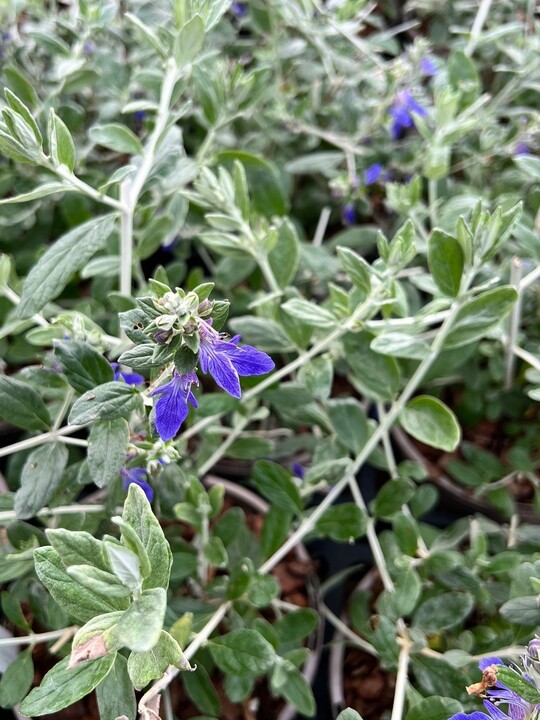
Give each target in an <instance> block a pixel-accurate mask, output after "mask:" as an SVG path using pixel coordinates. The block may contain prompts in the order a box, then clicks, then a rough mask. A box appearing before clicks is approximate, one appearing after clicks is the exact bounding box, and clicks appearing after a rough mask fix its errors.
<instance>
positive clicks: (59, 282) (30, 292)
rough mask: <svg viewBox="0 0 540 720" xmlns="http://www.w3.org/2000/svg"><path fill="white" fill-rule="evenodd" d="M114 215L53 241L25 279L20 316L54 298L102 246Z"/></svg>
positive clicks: (109, 232)
mask: <svg viewBox="0 0 540 720" xmlns="http://www.w3.org/2000/svg"><path fill="white" fill-rule="evenodd" d="M115 221H116V216H115V215H113V214H110V215H102V216H101V217H98V218H94V219H92V220H88V222H85V223H82V224H81V225H78V226H77V227H76V228H74V229H73V230H70V231H69V232H68V233H66V234H65V235H63V236H62V237H61V238H59V239H58V240H56V242H55V243H54V245H52V246H51V247H50V248H49V249H48V250H47V251H46V252H45V253H44V254H43V255H42V256H41V257H40V258H39V260H38V261H37V263H36V264H35V265H34V267H33V268H32V269H31V270H30V272H29V273H28V275H27V277H26V280H25V282H24V286H23V291H22V295H21V302H20V305H19V315H20V316H21V317H23V318H26V317H30V316H31V315H34V313H37V312H39V311H40V310H41V309H42V308H43V307H44V306H45V305H46V304H47V303H48V302H49V301H50V300H53V299H54V298H55V297H57V296H58V295H59V294H60V293H61V292H62V290H63V289H64V288H65V286H66V285H67V284H68V282H69V280H70V278H71V276H72V275H73V273H75V272H77V271H78V270H80V269H81V268H83V267H84V266H85V265H86V263H87V262H88V260H90V258H91V257H92V255H94V254H95V253H96V252H97V251H98V250H101V249H102V248H104V247H105V244H106V242H107V240H108V238H109V235H110V234H111V232H112V231H113V228H114V223H115Z"/></svg>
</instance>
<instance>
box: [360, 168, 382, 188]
mask: <svg viewBox="0 0 540 720" xmlns="http://www.w3.org/2000/svg"><path fill="white" fill-rule="evenodd" d="M382 171H383V166H382V165H381V163H373V165H370V166H369V167H367V168H366V169H365V170H364V184H365V185H373V183H376V182H377V180H378V179H379V177H380V176H381V173H382Z"/></svg>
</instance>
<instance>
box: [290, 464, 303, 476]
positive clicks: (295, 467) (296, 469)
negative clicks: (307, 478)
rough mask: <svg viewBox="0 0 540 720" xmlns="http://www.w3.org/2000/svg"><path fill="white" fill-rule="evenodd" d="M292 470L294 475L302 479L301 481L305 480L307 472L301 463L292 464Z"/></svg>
mask: <svg viewBox="0 0 540 720" xmlns="http://www.w3.org/2000/svg"><path fill="white" fill-rule="evenodd" d="M291 469H292V471H293V473H294V474H295V475H296V477H297V478H300V480H303V479H304V475H305V474H306V471H305V469H304V466H303V465H301V464H300V463H297V462H295V463H293V464H292V468H291Z"/></svg>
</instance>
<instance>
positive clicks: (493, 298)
mask: <svg viewBox="0 0 540 720" xmlns="http://www.w3.org/2000/svg"><path fill="white" fill-rule="evenodd" d="M517 297H518V294H517V292H516V289H515V288H513V287H511V286H509V285H505V286H504V287H500V288H495V289H494V290H487V291H486V292H484V293H482V294H481V295H478V296H477V297H475V298H473V299H472V300H468V301H467V302H466V303H464V304H463V306H462V307H461V309H460V310H459V312H458V314H457V316H456V320H455V322H454V325H453V327H452V329H451V330H450V332H449V333H448V335H447V336H446V340H445V341H444V348H445V349H448V348H456V347H461V346H462V345H468V344H469V343H471V342H474V341H475V340H479V339H480V338H481V337H483V336H484V335H485V334H486V333H487V332H488V331H489V330H491V329H492V328H494V327H496V326H497V325H498V324H499V323H500V322H501V320H503V318H505V317H506V316H507V315H508V313H509V312H510V310H511V309H512V306H513V304H514V303H515V302H516V300H517Z"/></svg>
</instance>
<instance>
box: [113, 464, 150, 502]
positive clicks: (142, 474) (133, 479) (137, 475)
mask: <svg viewBox="0 0 540 720" xmlns="http://www.w3.org/2000/svg"><path fill="white" fill-rule="evenodd" d="M120 475H121V476H122V477H123V478H124V482H123V483H122V487H123V488H124V490H127V489H128V487H129V486H130V485H131V483H135V485H138V486H139V487H140V488H142V490H143V491H144V494H145V495H146V497H147V498H148V500H149V501H150V502H152V499H153V497H154V491H153V490H152V488H151V487H150V485H149V484H148V483H147V482H146V480H147V479H148V473H147V472H146V470H145V469H144V468H142V467H134V468H129V469H128V468H125V467H123V468H121V470H120Z"/></svg>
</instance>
